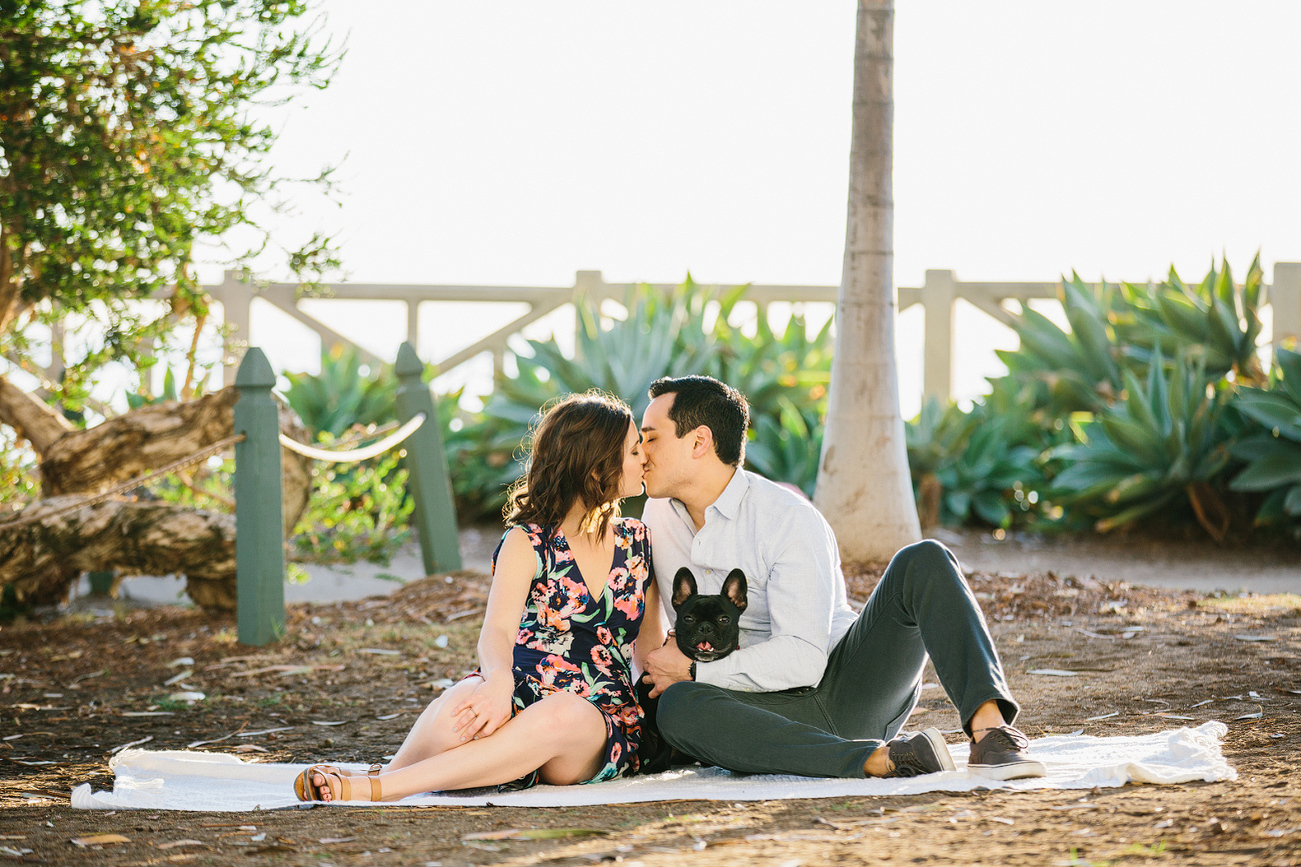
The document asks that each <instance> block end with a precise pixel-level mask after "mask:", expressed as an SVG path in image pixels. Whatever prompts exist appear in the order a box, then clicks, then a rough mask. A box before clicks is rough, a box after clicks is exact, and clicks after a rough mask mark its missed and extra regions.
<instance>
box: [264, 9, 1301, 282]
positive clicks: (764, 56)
mask: <svg viewBox="0 0 1301 867" xmlns="http://www.w3.org/2000/svg"><path fill="white" fill-rule="evenodd" d="M321 8H322V9H323V11H324V12H325V14H326V15H327V20H328V27H329V29H330V31H332V32H335V33H339V34H346V35H347V39H348V46H349V50H348V56H347V58H346V60H345V61H344V64H343V67H342V69H341V70H340V72H339V74H338V76H337V78H336V80H335V82H334V84H333V86H332V87H330V88H329V89H328V90H327V91H325V92H323V93H319V94H318V93H313V94H310V95H305V96H303V97H299V98H297V99H296V100H295V101H294V103H293V105H292V110H291V111H290V112H289V113H288V115H287V119H286V120H285V122H284V125H283V132H282V135H281V141H280V145H279V147H278V148H277V152H276V159H277V162H278V164H279V165H280V166H281V167H282V168H283V170H285V171H286V172H291V173H299V174H309V173H313V172H314V171H315V169H317V168H318V167H319V166H320V165H321V164H323V163H326V162H333V161H338V160H340V159H341V158H343V157H344V156H345V155H346V160H345V161H344V165H343V168H342V170H341V172H340V178H341V179H342V180H343V182H344V195H343V199H342V207H341V208H339V209H332V208H331V209H328V210H325V211H322V209H321V208H320V207H319V203H318V202H315V200H313V201H310V202H308V203H306V208H305V210H304V213H303V214H302V215H301V217H300V218H299V219H300V220H301V222H300V223H299V225H300V226H308V225H310V226H312V227H315V226H317V225H323V226H326V227H328V228H331V229H334V230H337V231H338V233H339V235H340V237H341V239H342V242H343V252H344V257H345V264H346V267H347V269H348V272H349V277H350V278H351V279H354V280H362V281H366V282H371V281H388V282H420V283H456V282H468V283H495V282H505V283H520V284H536V285H566V284H569V283H571V282H572V280H573V274H574V272H575V271H576V270H579V269H599V270H602V271H604V272H605V275H606V277H607V279H611V280H654V281H670V280H678V279H681V277H682V276H683V275H684V274H685V273H686V272H687V270H688V269H690V270H691V272H692V273H693V275H695V276H696V277H697V278H698V279H703V280H707V281H721V282H729V283H739V282H744V281H755V282H766V283H779V282H792V283H814V284H835V283H837V282H839V278H840V260H841V252H842V247H843V243H844V221H845V196H846V184H847V162H848V148H849V114H850V89H851V82H852V60H853V57H852V55H853V42H854V15H855V4H854V3H853V2H848V0H814V2H805V3H791V2H766V0H744V2H731V0H728V2H723V0H688V2H683V0H667V2H658V3H653V4H644V3H636V4H634V3H610V2H608V0H603V2H563V3H546V4H537V3H531V2H530V3H526V2H500V0H475V2H442V0H369V2H364V3H363V2H359V0H326V2H324V3H323V5H322V7H321ZM895 18H896V32H895V76H896V77H895V100H896V115H895V205H896V219H895V251H896V267H895V274H896V281H897V283H898V284H899V285H919V284H920V281H921V279H922V275H923V272H924V271H925V269H927V268H951V269H954V270H955V271H956V272H957V275H958V277H959V279H968V280H991V279H992V280H1041V279H1048V280H1051V279H1055V278H1057V277H1058V276H1059V275H1060V274H1062V273H1063V272H1069V271H1070V269H1072V268H1074V269H1076V270H1078V271H1079V272H1080V273H1081V274H1082V275H1083V276H1085V277H1086V278H1090V279H1096V278H1097V277H1098V276H1100V275H1104V274H1105V275H1106V276H1107V277H1108V278H1111V279H1128V280H1143V279H1146V278H1148V277H1158V278H1159V277H1162V276H1164V273H1165V271H1166V269H1167V268H1168V267H1169V266H1170V264H1171V263H1174V264H1175V265H1176V266H1177V267H1179V269H1180V270H1181V272H1186V273H1185V275H1184V276H1187V277H1197V278H1200V277H1201V276H1202V275H1203V274H1204V272H1205V270H1206V268H1207V266H1208V265H1209V263H1210V261H1211V259H1212V257H1218V256H1219V255H1220V254H1221V253H1224V252H1227V254H1228V256H1229V259H1230V262H1231V263H1232V264H1234V265H1235V266H1237V267H1238V268H1245V267H1246V264H1247V263H1248V262H1249V260H1250V257H1251V256H1252V255H1253V254H1254V253H1255V252H1256V251H1257V250H1260V251H1262V253H1263V256H1264V261H1265V264H1266V266H1267V269H1268V268H1269V267H1270V266H1272V263H1273V262H1274V261H1280V260H1292V261H1295V260H1299V259H1301V159H1298V158H1297V154H1298V152H1299V151H1301V147H1299V146H1301V137H1299V136H1298V132H1301V112H1299V111H1298V108H1297V105H1298V102H1297V100H1298V96H1299V95H1301V51H1298V50H1297V38H1298V36H1299V35H1301V3H1296V2H1294V0H1272V2H1271V0H1256V2H1253V0H1238V2H1232V3H1230V2H1198V0H1172V2H1170V0H1168V2H1159V0H1143V2H1134V0H1121V2H1090V3H1043V2H1038V0H1023V2H983V0H981V2H973V0H960V2H959V0H949V2H941V0H901V2H899V3H898V8H897V11H896V16H895ZM1267 274H1268V270H1267Z"/></svg>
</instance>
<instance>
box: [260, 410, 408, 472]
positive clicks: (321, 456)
mask: <svg viewBox="0 0 1301 867" xmlns="http://www.w3.org/2000/svg"><path fill="white" fill-rule="evenodd" d="M424 421H425V414H424V413H423V412H421V413H416V415H415V416H414V417H413V418H412V419H411V421H409V422H407V423H406V424H404V425H402V427H400V428H398V430H397V433H394V434H393V435H391V436H387V437H385V438H384V439H382V440H380V441H379V442H377V443H374V444H373V445H369V446H366V447H365V448H364V449H344V450H340V451H328V450H326V449H316V448H312V447H311V446H308V445H303V444H302V443H300V442H299V441H298V440H294V439H290V438H289V437H287V436H285V435H284V434H281V435H280V445H282V446H284V447H285V448H287V449H289V450H290V451H291V452H297V453H298V454H300V455H302V456H303V457H305V458H311V459H312V460H315V461H333V462H334V463H337V464H338V463H349V464H351V463H357V462H358V461H364V460H367V459H369V458H373V457H375V456H376V455H381V454H383V453H384V452H386V451H388V450H389V449H391V448H393V447H394V446H396V445H398V444H400V443H401V442H402V441H403V440H405V439H406V438H407V437H409V436H411V435H412V434H413V433H415V432H416V429H417V428H419V427H420V425H421V424H423V423H424Z"/></svg>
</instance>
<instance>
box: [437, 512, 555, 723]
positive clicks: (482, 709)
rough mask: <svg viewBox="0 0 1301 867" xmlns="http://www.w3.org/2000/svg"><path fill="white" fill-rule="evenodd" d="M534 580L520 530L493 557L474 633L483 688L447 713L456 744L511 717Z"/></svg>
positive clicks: (529, 549) (531, 556)
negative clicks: (523, 620) (518, 648)
mask: <svg viewBox="0 0 1301 867" xmlns="http://www.w3.org/2000/svg"><path fill="white" fill-rule="evenodd" d="M536 574H537V554H536V553H535V552H534V550H533V545H532V544H531V543H530V542H529V537H528V534H527V533H526V532H525V531H524V530H522V529H519V528H516V529H513V530H511V531H510V532H509V533H508V534H507V535H506V541H505V543H503V544H502V546H501V551H500V553H498V555H497V565H496V569H495V570H494V572H493V578H492V588H491V589H490V590H489V591H488V610H487V611H486V612H485V614H484V618H483V629H482V630H480V632H479V645H478V652H479V671H480V673H481V674H482V675H483V683H482V684H481V685H480V686H479V687H478V688H477V689H476V690H475V691H474V692H473V693H471V694H470V695H469V696H467V697H466V699H465V700H464V701H463V702H461V703H460V704H459V705H457V706H456V707H454V708H452V717H453V719H455V720H456V725H455V726H454V728H453V730H454V731H459V732H460V735H461V740H463V741H465V740H469V739H471V738H476V737H487V736H488V735H490V734H492V733H493V732H495V731H496V730H497V729H498V728H500V727H501V726H502V725H503V724H505V722H506V721H507V720H508V719H510V716H511V702H512V695H513V693H514V692H515V673H514V663H515V639H516V638H517V637H518V636H519V627H520V616H521V615H522V614H523V612H524V606H525V605H526V604H527V602H528V593H529V586H530V585H531V584H532V582H533V576H534V575H536Z"/></svg>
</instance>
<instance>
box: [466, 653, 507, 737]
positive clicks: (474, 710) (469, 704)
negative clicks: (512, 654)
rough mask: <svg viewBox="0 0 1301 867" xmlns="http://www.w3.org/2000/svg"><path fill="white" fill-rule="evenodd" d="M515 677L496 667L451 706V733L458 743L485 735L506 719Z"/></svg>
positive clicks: (498, 726) (499, 726) (497, 727)
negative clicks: (454, 705) (459, 740)
mask: <svg viewBox="0 0 1301 867" xmlns="http://www.w3.org/2000/svg"><path fill="white" fill-rule="evenodd" d="M514 692H515V680H514V677H513V675H512V674H511V673H510V672H509V671H505V670H501V669H499V670H497V671H493V672H490V673H488V674H486V675H484V677H483V683H481V684H479V685H478V686H477V687H475V689H474V692H472V693H470V694H469V695H468V696H466V697H465V698H464V699H463V700H462V701H461V702H460V703H459V704H457V705H456V707H454V708H452V719H453V720H454V724H453V726H452V733H453V734H456V735H459V737H460V739H461V741H462V742H464V741H468V740H477V739H479V738H486V737H488V735H490V734H492V733H493V732H495V731H496V730H497V729H499V728H501V727H502V726H503V725H504V724H505V723H506V720H508V719H510V716H511V708H512V707H513V704H514V702H513V700H512V697H513V695H514Z"/></svg>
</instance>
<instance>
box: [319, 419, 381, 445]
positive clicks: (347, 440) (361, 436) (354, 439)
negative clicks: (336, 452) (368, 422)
mask: <svg viewBox="0 0 1301 867" xmlns="http://www.w3.org/2000/svg"><path fill="white" fill-rule="evenodd" d="M397 429H398V423H397V422H395V421H391V422H389V423H388V424H386V425H383V426H381V427H377V428H375V429H374V430H372V431H362V432H361V433H357V434H353V435H352V436H346V437H343V438H342V439H337V440H335V441H334V442H333V443H331V444H330V445H332V446H334V447H335V448H342V447H343V446H349V445H352V444H353V443H359V442H361V441H362V440H368V439H374V438H375V437H378V436H383V435H384V434H386V433H388V432H389V431H391V430H397Z"/></svg>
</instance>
